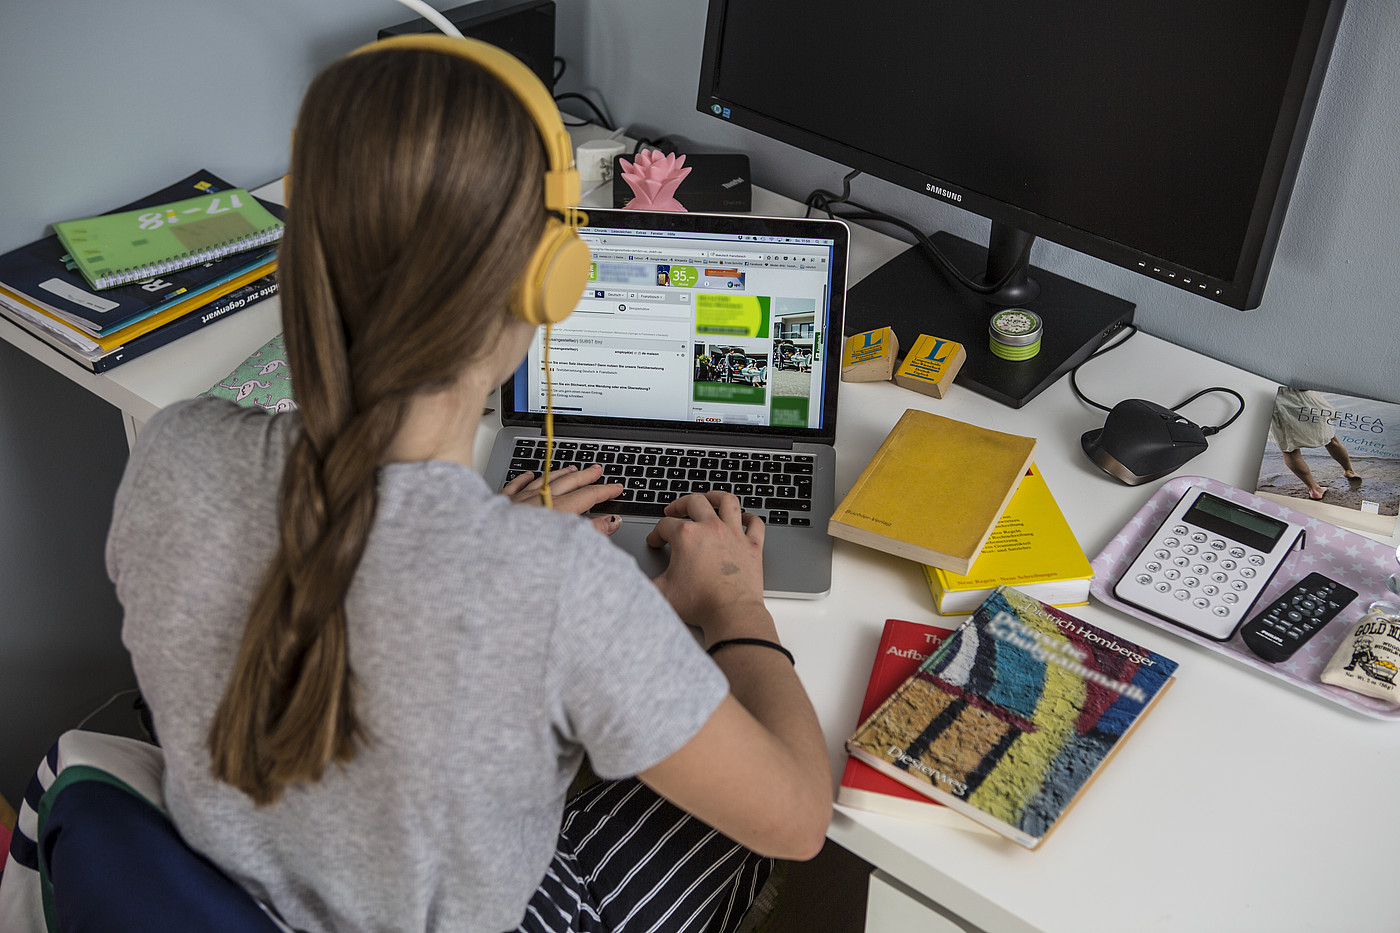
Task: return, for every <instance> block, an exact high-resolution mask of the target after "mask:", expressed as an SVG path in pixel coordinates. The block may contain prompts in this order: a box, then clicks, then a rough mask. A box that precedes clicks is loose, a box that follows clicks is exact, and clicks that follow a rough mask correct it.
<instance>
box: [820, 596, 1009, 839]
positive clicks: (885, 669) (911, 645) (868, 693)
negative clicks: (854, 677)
mask: <svg viewBox="0 0 1400 933" xmlns="http://www.w3.org/2000/svg"><path fill="white" fill-rule="evenodd" d="M952 631H953V630H952V629H948V628H943V627H941V626H937V625H926V624H924V623H922V622H908V621H905V620H904V619H886V620H885V630H884V632H883V633H881V635H880V649H879V651H878V652H876V654H875V666H874V668H873V669H872V670H871V672H870V681H869V683H868V684H867V685H866V687H865V699H864V700H862V701H861V704H860V716H859V717H857V718H856V722H857V723H863V722H865V720H866V719H867V718H869V716H870V714H871V713H873V712H875V710H876V708H878V707H879V705H880V704H881V703H883V702H885V700H887V699H888V698H889V696H890V694H892V693H894V691H895V690H896V688H898V687H899V685H900V684H902V683H904V682H905V681H906V680H908V679H909V678H910V677H912V676H913V675H914V672H915V671H917V670H918V669H919V665H920V664H922V663H924V660H925V659H927V658H928V656H929V655H930V654H931V653H932V652H933V649H935V648H937V647H938V645H939V643H940V642H941V641H943V639H944V638H946V637H948V635H949V634H951V633H952ZM836 802H837V803H839V804H842V805H844V806H848V807H853V808H855V809H857V810H870V811H873V812H875V813H886V814H889V815H890V816H899V817H904V818H905V819H911V820H919V821H921V822H925V823H938V824H941V825H944V826H954V827H957V828H958V829H965V830H969V831H971V832H980V833H990V832H991V831H990V830H988V829H985V828H984V827H982V826H981V825H979V824H977V823H974V822H973V821H972V820H970V819H968V818H967V817H965V816H963V815H962V814H960V813H955V812H954V811H952V810H949V809H948V808H947V807H945V806H943V804H941V803H938V802H937V801H935V800H932V799H930V798H929V797H928V796H926V795H924V794H921V793H919V792H918V791H916V790H913V789H912V788H909V787H905V786H904V785H903V784H901V783H899V782H898V781H896V780H895V779H894V778H890V777H886V776H885V775H883V774H881V773H880V772H879V771H876V770H875V769H874V768H872V767H870V765H868V764H866V763H865V762H863V761H858V760H856V759H855V758H847V759H846V770H845V772H844V773H843V774H842V775H841V786H840V788H839V789H838V791H837V794H836Z"/></svg>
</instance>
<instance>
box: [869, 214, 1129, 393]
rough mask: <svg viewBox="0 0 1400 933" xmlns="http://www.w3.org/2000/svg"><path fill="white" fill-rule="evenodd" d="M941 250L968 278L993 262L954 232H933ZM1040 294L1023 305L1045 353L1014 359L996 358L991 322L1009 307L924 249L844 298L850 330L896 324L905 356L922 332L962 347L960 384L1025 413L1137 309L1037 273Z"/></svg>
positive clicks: (911, 252)
mask: <svg viewBox="0 0 1400 933" xmlns="http://www.w3.org/2000/svg"><path fill="white" fill-rule="evenodd" d="M933 241H934V243H936V244H937V246H938V248H939V249H940V250H941V251H942V252H943V254H944V255H945V256H947V257H948V258H949V259H950V260H951V261H952V262H954V263H956V264H957V266H958V268H959V269H961V270H963V272H964V273H965V274H969V275H976V273H969V272H968V270H981V269H983V268H985V267H986V264H987V258H986V257H987V251H986V249H984V248H983V247H980V246H978V245H977V244H975V243H972V242H969V241H968V240H964V239H961V238H959V237H955V236H953V235H952V234H949V233H943V232H939V233H935V234H934V235H933ZM1030 274H1031V278H1033V279H1034V280H1035V281H1036V282H1037V283H1038V284H1039V285H1040V294H1039V296H1037V297H1036V298H1035V299H1034V300H1033V301H1030V302H1027V303H1026V304H1024V305H1022V307H1025V308H1028V309H1030V310H1031V311H1034V312H1035V313H1036V314H1038V315H1040V318H1041V321H1042V323H1043V325H1044V328H1045V333H1044V336H1043V337H1042V338H1041V345H1040V352H1039V353H1038V354H1036V355H1035V356H1034V357H1032V358H1031V359H1028V360H1021V361H1017V362H1012V361H1009V360H1004V359H1002V358H1001V357H998V356H994V355H993V354H992V351H991V349H990V346H989V343H990V337H989V335H988V331H987V324H988V321H989V320H990V318H991V316H992V314H993V313H994V312H996V311H999V310H1001V309H1002V308H1004V307H1005V305H996V304H991V303H989V302H987V301H984V300H983V298H982V297H981V296H980V295H976V294H974V293H972V292H970V291H968V290H967V289H965V288H963V287H962V286H960V285H958V284H957V283H956V282H954V281H952V280H951V279H950V278H948V276H947V275H946V274H945V273H944V272H943V270H942V269H940V268H938V266H937V265H935V264H934V262H933V261H932V260H930V259H929V258H928V257H927V256H926V255H925V254H924V253H923V251H922V250H920V249H919V248H918V247H911V248H910V249H907V250H905V251H904V252H902V253H900V254H899V255H898V256H896V257H895V258H893V259H891V260H890V261H889V262H887V263H885V264H884V265H883V266H881V267H880V268H879V269H876V270H875V271H874V272H872V273H870V275H868V276H866V277H865V278H863V279H861V280H860V281H859V282H857V283H856V284H855V285H853V286H851V288H850V290H849V291H848V292H847V293H846V325H845V333H846V335H847V336H849V335H851V334H859V333H862V332H864V331H867V330H875V329H877V328H880V327H886V326H889V327H893V328H894V332H895V336H896V337H897V338H898V340H899V350H900V355H901V356H903V354H904V353H905V352H907V351H908V350H909V348H910V347H912V346H913V345H914V341H916V340H917V339H918V337H919V335H920V334H931V335H933V336H935V337H942V338H944V339H947V340H954V341H957V342H958V343H960V344H962V345H963V347H964V348H965V349H966V350H967V360H966V361H965V362H964V363H963V366H962V369H961V370H960V371H959V372H958V375H957V378H956V379H954V382H955V383H956V384H958V385H962V386H966V387H967V388H969V389H972V390H973V391H974V392H978V393H980V394H982V395H985V396H987V397H988V398H991V399H994V400H995V401H998V402H1001V403H1002V404H1003V405H1008V406H1010V407H1012V408H1020V407H1022V406H1023V405H1025V404H1026V403H1027V402H1029V401H1030V400H1031V399H1033V398H1035V397H1036V396H1037V395H1039V394H1040V393H1041V392H1043V391H1045V389H1047V388H1049V387H1050V385H1051V384H1053V383H1054V382H1055V381H1056V380H1057V379H1059V378H1060V377H1061V376H1063V375H1064V374H1065V373H1067V372H1069V371H1070V370H1071V369H1072V368H1074V367H1075V366H1077V365H1079V364H1080V363H1081V362H1083V361H1084V360H1085V359H1087V358H1088V357H1089V354H1091V353H1093V352H1094V351H1095V350H1096V349H1098V348H1099V347H1100V346H1101V345H1102V344H1103V342H1104V340H1106V339H1107V338H1108V336H1109V335H1110V334H1112V333H1113V332H1114V331H1116V330H1117V329H1118V328H1119V327H1121V326H1122V325H1124V324H1128V323H1131V322H1132V320H1133V312H1134V311H1135V310H1136V308H1137V306H1136V305H1135V304H1133V303H1132V302H1131V301H1125V300H1124V299H1122V298H1116V297H1114V296H1113V295H1109V294H1106V293H1105V292H1101V291H1099V290H1098V289H1096V288H1091V287H1090V286H1088V285H1083V284H1080V283H1079V282H1075V281H1073V280H1071V279H1067V278H1065V277H1064V276H1061V275H1056V274H1055V273H1053V272H1047V271H1045V270H1044V269H1039V268H1034V267H1033V268H1032V269H1031V270H1030Z"/></svg>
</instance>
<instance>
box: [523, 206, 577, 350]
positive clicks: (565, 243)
mask: <svg viewBox="0 0 1400 933" xmlns="http://www.w3.org/2000/svg"><path fill="white" fill-rule="evenodd" d="M592 264H593V256H592V254H591V253H590V252H589V249H588V244H587V243H584V242H583V240H581V239H580V238H579V236H578V234H577V233H575V232H574V229H573V228H572V227H570V226H568V225H566V224H564V223H562V222H561V221H559V220H556V219H554V218H550V220H549V221H548V223H547V225H546V227H545V232H544V235H543V236H542V237H541V238H540V243H539V246H537V247H535V252H534V255H533V256H531V257H530V264H529V265H528V266H527V267H526V269H525V274H524V275H522V276H521V277H520V281H519V282H518V283H517V284H516V286H515V295H514V301H513V302H512V306H511V311H512V312H513V313H514V314H515V316H516V317H518V318H520V319H521V320H523V321H524V322H525V323H527V324H536V325H538V324H557V323H559V322H560V321H562V320H564V318H566V317H568V316H569V315H570V314H571V313H573V310H574V306H575V305H577V304H578V300H579V297H580V296H582V294H583V287H584V286H585V285H587V284H588V279H589V276H590V274H591V273H592Z"/></svg>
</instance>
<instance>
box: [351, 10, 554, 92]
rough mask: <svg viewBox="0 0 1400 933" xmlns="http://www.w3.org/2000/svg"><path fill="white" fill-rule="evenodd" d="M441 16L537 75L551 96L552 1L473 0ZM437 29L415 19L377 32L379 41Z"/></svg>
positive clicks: (462, 31)
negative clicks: (495, 47) (474, 0)
mask: <svg viewBox="0 0 1400 933" xmlns="http://www.w3.org/2000/svg"><path fill="white" fill-rule="evenodd" d="M442 15H443V16H445V17H447V21H448V22H449V23H451V24H452V25H454V26H456V27H457V29H458V30H459V31H460V32H461V33H462V35H464V36H470V37H471V38H473V39H480V40H481V41H483V42H489V43H491V44H492V45H496V46H500V47H501V48H503V49H505V50H506V51H507V52H509V53H510V54H512V55H514V56H515V57H516V58H518V59H520V60H521V61H522V62H524V63H525V64H526V65H529V66H530V70H531V71H533V72H534V73H535V74H537V75H539V78H540V80H541V81H543V82H544V86H545V87H546V88H548V89H549V93H551V94H553V93H554V0H476V2H475V3H467V4H463V5H462V6H459V7H453V8H452V9H450V10H443V11H442ZM439 31H440V30H439V29H438V28H437V27H436V26H434V25H433V24H432V23H430V22H428V21H427V20H426V19H423V18H421V17H420V18H419V19H415V20H412V21H411V22H407V23H399V24H398V25H397V26H386V27H385V28H383V29H381V30H379V36H378V38H380V39H387V38H389V37H390V36H404V35H414V34H416V33H421V32H430V33H436V32H439Z"/></svg>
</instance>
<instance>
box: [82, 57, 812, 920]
mask: <svg viewBox="0 0 1400 933" xmlns="http://www.w3.org/2000/svg"><path fill="white" fill-rule="evenodd" d="M454 41H460V40H454ZM516 64H517V65H518V64H519V63H516ZM520 70H521V71H522V72H524V68H523V66H520ZM525 73H526V74H528V72H525ZM520 80H523V79H519V80H516V79H512V80H510V81H503V80H502V78H501V77H499V76H498V75H497V74H496V73H495V72H493V71H491V70H488V69H484V68H483V67H481V66H480V65H479V64H477V63H476V62H475V61H473V60H472V59H471V57H470V56H467V57H464V56H462V55H460V54H456V53H455V52H453V51H451V50H450V49H448V48H447V47H424V48H420V47H416V46H414V45H412V43H409V44H408V45H403V44H396V43H395V42H393V41H390V42H386V43H379V44H378V45H377V46H375V47H371V49H370V50H368V51H365V52H363V53H361V54H356V55H352V56H349V57H347V58H345V59H343V60H341V61H339V62H337V63H335V64H333V65H331V66H330V67H329V68H327V69H326V70H325V71H324V72H323V73H321V74H320V75H319V76H318V77H317V78H316V79H315V81H314V82H313V83H312V85H311V87H310V89H309V90H308V92H307V95H306V98H305V101H304V103H303V105H302V108H301V112H300V115H299V118H298V121H297V130H296V133H295V136H294V146H293V154H292V171H291V186H290V191H289V199H290V200H289V205H290V206H289V216H288V223H287V231H286V237H285V241H284V244H283V246H282V249H281V254H280V256H281V258H280V273H279V274H280V278H281V303H282V314H283V329H284V334H285V337H286V345H287V353H288V360H289V363H290V367H291V372H292V379H293V384H294V389H295V397H296V399H297V403H298V406H299V410H298V411H296V412H292V413H287V414H280V415H270V414H268V413H266V412H263V411H261V410H256V409H255V410H250V409H245V408H239V407H236V406H234V405H232V404H231V403H228V402H224V401H221V400H213V399H204V400H199V401H192V402H186V403H181V404H179V405H176V406H173V407H172V408H169V409H166V410H165V411H164V412H162V413H161V414H159V415H158V416H156V417H155V418H153V419H152V420H151V422H150V423H149V425H148V426H147V427H146V428H145V430H144V431H143V432H142V435H141V437H140V439H139V442H138V443H137V445H136V449H135V450H134V451H133V454H132V458H131V461H130V464H129V466H128V469H127V472H126V475H125V477H124V479H123V482H122V486H121V489H120V492H119V494H118V499H117V503H116V508H115V514H114V520H113V527H112V532H111V536H110V539H109V544H108V566H109V570H110V573H111V575H112V578H113V579H114V581H115V582H116V585H117V592H118V596H119V598H120V600H121V602H122V604H123V607H124V610H125V621H124V628H123V637H124V640H125V643H126V644H127V646H128V647H129V649H130V651H131V654H132V658H133V662H134V666H135V669H136V673H137V677H138V680H139V683H140V687H141V691H142V693H143V695H144V697H145V699H146V701H147V702H148V704H149V706H150V708H151V711H152V715H153V719H154V726H155V731H156V733H157V735H158V737H159V740H160V742H161V745H162V747H163V750H164V754H165V761H166V771H165V777H164V789H165V794H166V802H167V805H168V807H169V810H170V813H171V817H172V819H173V820H174V822H175V825H176V826H177V828H178V829H179V831H180V833H181V834H182V835H183V836H184V838H185V839H186V840H187V841H188V842H189V843H190V844H191V845H192V846H194V847H195V848H196V849H198V850H199V851H201V852H203V853H204V854H205V855H207V856H208V857H209V858H210V859H212V860H213V861H214V862H215V863H216V864H217V865H218V866H220V867H221V868H222V869H223V870H224V871H225V872H227V873H228V874H230V875H231V876H232V877H233V878H235V879H236V880H237V881H239V882H240V883H242V884H243V885H244V886H245V887H246V888H247V889H248V890H249V891H250V892H251V893H252V894H253V895H254V896H255V897H256V898H257V899H258V900H260V901H261V902H262V903H263V904H264V905H266V906H267V907H268V908H269V909H270V910H271V911H273V912H274V913H275V914H276V915H278V916H280V917H281V918H282V919H283V920H284V921H285V922H286V923H287V924H289V925H290V926H292V927H294V928H296V929H298V930H306V931H336V933H350V931H385V930H413V931H418V930H442V931H449V930H450V931H454V933H458V931H463V933H500V931H504V930H512V929H517V928H518V929H522V930H637V931H641V930H655V931H701V930H704V931H719V930H733V929H734V928H735V927H736V926H737V925H738V923H739V922H740V920H741V919H742V916H743V914H744V911H745V910H746V909H747V907H748V905H749V903H750V901H751V900H752V898H753V896H754V894H755V893H756V891H757V890H758V889H759V887H761V885H762V884H763V882H764V879H765V878H766V877H767V873H768V871H769V870H770V867H771V861H770V859H769V858H768V857H769V856H776V857H782V858H795V859H802V858H808V857H811V856H812V855H814V854H815V853H816V852H817V851H818V850H819V849H820V848H821V845H822V843H823V839H824V832H825V829H826V825H827V822H828V819H829V817H830V810H831V776H830V772H829V767H828V761H827V753H826V745H825V742H824V741H823V739H822V735H821V732H820V730H819V727H818V724H817V721H816V718H815V716H814V714H813V712H812V709H811V706H810V704H809V703H808V700H807V697H806V694H805V693H804V692H803V689H802V686H801V684H800V682H799V681H798V678H797V676H796V674H795V672H794V669H793V665H792V664H791V663H790V661H789V657H788V656H786V652H785V651H784V650H783V649H782V648H781V647H780V646H779V645H778V644H777V635H776V632H775V631H774V626H773V621H772V618H771V616H770V615H769V613H768V612H767V610H766V609H765V607H764V603H763V598H762V569H761V567H762V564H761V552H762V546H763V537H764V527H763V523H762V522H761V521H759V520H757V519H754V518H753V517H751V516H748V515H745V514H743V513H742V511H741V509H740V507H739V504H738V502H737V501H736V500H735V499H734V497H733V496H730V495H728V494H721V493H710V494H708V495H704V496H700V495H692V496H688V497H686V498H684V499H681V500H678V501H677V502H675V503H673V504H672V505H671V506H670V507H669V509H668V513H667V517H665V518H663V519H662V520H661V521H660V523H659V524H658V525H657V526H656V528H655V531H654V532H653V533H652V536H651V542H652V544H654V545H656V546H658V547H659V546H669V547H670V548H671V551H672V558H671V561H670V564H669V568H668V569H667V571H666V572H665V573H664V574H663V575H662V576H661V577H659V578H658V579H656V580H655V581H651V580H648V579H647V578H646V577H645V576H644V575H642V574H641V573H640V572H639V571H638V570H637V569H636V567H635V565H634V564H633V562H632V561H631V560H630V558H628V557H626V556H625V555H624V554H623V553H622V552H621V551H620V550H618V549H616V548H614V547H613V546H612V545H610V544H609V543H608V541H607V540H606V537H605V536H604V535H602V534H599V533H598V531H599V530H600V529H601V530H603V531H606V530H607V529H608V528H609V527H612V525H611V523H609V522H608V521H607V520H598V521H597V522H594V523H590V522H589V521H586V520H584V519H582V518H580V517H579V515H578V514H577V513H581V512H583V511H585V510H587V509H588V508H590V507H591V506H593V505H596V504H598V503H600V502H603V501H606V500H607V499H608V498H611V497H612V496H614V495H616V493H617V487H615V486H608V485H602V484H598V483H596V482H595V481H596V480H597V479H598V476H597V469H596V468H593V469H589V470H584V471H582V472H572V473H566V474H562V475H560V476H557V477H555V478H554V479H553V482H552V492H553V496H552V499H553V510H548V509H544V508H537V507H531V506H530V505H529V503H530V502H537V501H538V499H539V492H540V478H538V477H529V476H527V477H524V478H522V479H519V480H517V481H515V482H514V483H513V484H512V486H511V487H509V488H508V489H507V490H506V492H507V494H506V495H501V494H499V493H498V492H497V491H495V490H492V489H489V488H487V487H486V485H485V484H484V483H483V481H482V479H481V477H480V475H479V474H478V473H477V472H475V471H474V470H473V463H472V450H473V442H474V438H475V436H476V432H477V427H478V421H479V419H480V416H481V412H482V406H483V403H484V402H485V401H486V400H487V397H488V395H489V394H490V393H491V391H492V390H493V388H494V387H495V386H497V385H499V384H500V383H501V382H503V381H504V380H505V379H506V378H508V377H509V376H510V375H511V373H512V372H513V371H514V370H515V369H516V367H517V366H518V365H519V364H520V362H521V361H522V359H523V358H524V355H525V352H526V348H527V346H528V344H529V343H530V341H531V339H532V337H533V336H534V334H535V330H536V327H535V325H533V324H530V323H527V322H526V321H524V320H522V319H521V318H520V317H518V316H517V315H516V314H513V312H512V309H513V308H516V307H518V306H519V302H520V300H521V297H522V296H521V294H520V292H521V290H522V289H528V288H530V286H529V285H528V284H523V283H522V281H521V277H522V273H523V272H524V270H525V269H526V266H527V263H528V262H529V260H530V258H531V257H532V255H533V254H534V252H535V250H536V249H537V247H538V244H539V243H540V241H541V237H542V236H543V235H544V232H545V229H546V223H547V221H548V220H549V218H550V213H549V212H548V211H547V210H546V207H545V201H544V194H543V188H544V184H543V182H542V179H543V178H544V177H545V173H546V170H547V168H549V167H550V166H549V165H547V156H546V154H545V151H544V149H543V147H542V144H541V126H540V120H539V118H537V117H532V116H531V114H530V113H529V112H528V111H527V109H526V108H525V107H523V106H522V103H521V95H520V89H519V87H518V85H519V83H520ZM531 80H533V78H532V77H531ZM537 93H547V92H544V91H543V87H542V86H541V87H539V88H538V91H537ZM546 99H548V98H546ZM551 106H552V105H551ZM557 117H558V114H557V111H554V112H553V113H552V119H554V120H557ZM595 525H596V526H597V527H596V528H595ZM688 626H689V627H688ZM736 639H737V640H736ZM707 648H709V649H712V650H713V654H710V653H707V650H706V649H707ZM585 755H586V756H587V757H588V759H589V764H590V765H591V768H592V771H593V772H594V773H595V774H596V775H598V776H599V777H600V778H602V780H601V781H600V782H599V783H597V784H595V785H593V786H592V787H590V788H589V789H588V790H586V791H584V792H583V793H581V794H579V795H578V796H577V797H576V798H574V799H573V800H570V801H567V802H566V800H565V798H566V793H567V790H568V788H569V787H570V784H571V782H572V781H573V780H574V778H575V775H576V773H577V772H578V771H579V769H580V764H581V762H582V761H583V759H584V757H585Z"/></svg>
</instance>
